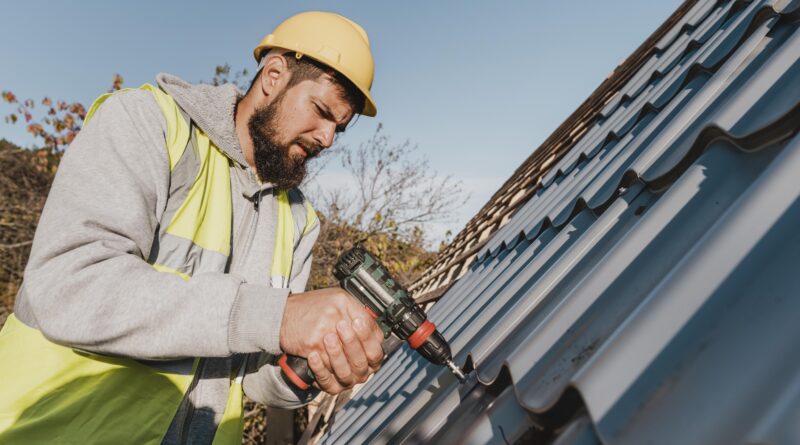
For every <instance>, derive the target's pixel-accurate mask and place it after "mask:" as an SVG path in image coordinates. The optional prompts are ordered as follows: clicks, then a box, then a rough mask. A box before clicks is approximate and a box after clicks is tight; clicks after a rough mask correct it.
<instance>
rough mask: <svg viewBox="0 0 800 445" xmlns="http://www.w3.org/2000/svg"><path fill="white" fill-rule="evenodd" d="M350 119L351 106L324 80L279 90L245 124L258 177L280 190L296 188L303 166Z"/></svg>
mask: <svg viewBox="0 0 800 445" xmlns="http://www.w3.org/2000/svg"><path fill="white" fill-rule="evenodd" d="M352 117H353V110H352V107H351V106H350V104H349V103H348V102H347V101H346V100H345V99H344V98H342V96H341V94H340V90H339V87H338V86H337V85H336V84H334V83H333V82H332V81H331V80H330V78H328V77H327V76H323V77H320V78H319V79H317V80H305V81H302V82H300V83H298V84H297V85H294V86H292V87H289V88H287V89H284V90H281V91H280V92H279V93H278V94H277V96H276V97H275V98H273V99H272V101H271V102H270V103H269V104H268V105H265V106H262V107H259V108H257V109H256V110H255V111H254V112H253V115H252V116H251V117H250V120H249V121H248V123H247V125H248V130H249V132H250V137H251V138H252V139H253V155H254V158H255V166H256V172H257V173H258V176H259V178H260V179H261V180H262V181H264V182H270V183H272V184H274V185H275V186H276V187H277V188H279V189H283V190H286V189H290V188H293V187H297V186H299V185H300V183H301V182H303V178H305V175H306V162H307V161H308V160H310V159H313V158H314V157H316V156H317V155H319V153H320V152H321V151H322V150H324V149H326V148H328V147H330V146H331V144H332V143H333V138H334V135H335V134H336V133H338V132H341V131H344V128H345V127H346V126H347V123H348V122H350V119H351V118H352Z"/></svg>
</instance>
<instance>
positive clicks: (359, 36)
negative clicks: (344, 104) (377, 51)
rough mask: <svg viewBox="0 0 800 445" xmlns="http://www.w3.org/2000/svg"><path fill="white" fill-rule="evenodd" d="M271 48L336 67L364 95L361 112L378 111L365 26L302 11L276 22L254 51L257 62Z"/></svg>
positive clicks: (321, 13) (319, 12) (373, 112)
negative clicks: (294, 53)
mask: <svg viewBox="0 0 800 445" xmlns="http://www.w3.org/2000/svg"><path fill="white" fill-rule="evenodd" d="M271 48H283V49H286V50H290V51H294V52H296V53H298V57H299V56H308V57H311V58H312V59H314V60H317V61H319V62H321V63H324V64H325V65H328V66H329V67H331V68H333V69H335V70H336V71H338V72H339V73H341V74H342V75H344V76H345V77H346V78H348V79H349V80H350V81H351V82H353V84H354V85H355V86H356V88H358V89H359V90H360V91H361V92H362V93H363V94H364V97H365V98H366V100H365V101H364V109H363V110H361V114H363V115H365V116H375V114H377V112H378V110H377V108H376V107H375V102H373V101H372V96H370V94H369V90H370V88H372V76H373V74H374V72H375V65H374V64H373V62H372V53H371V52H370V49H369V38H368V37H367V33H366V32H365V31H364V28H362V27H360V26H358V24H356V23H355V22H353V21H352V20H350V19H348V18H346V17H342V16H340V15H339V14H334V13H331V12H321V11H308V12H301V13H300V14H297V15H295V16H292V17H289V18H288V19H286V20H285V21H284V22H283V23H281V24H280V25H278V27H277V28H275V30H274V31H272V34H269V35H268V36H266V37H264V39H263V40H261V43H259V44H258V46H256V48H255V49H254V50H253V55H254V56H255V58H256V62H260V61H261V57H262V56H263V55H264V54H265V53H266V52H267V51H269V50H270V49H271Z"/></svg>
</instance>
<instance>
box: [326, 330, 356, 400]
mask: <svg viewBox="0 0 800 445" xmlns="http://www.w3.org/2000/svg"><path fill="white" fill-rule="evenodd" d="M324 343H325V351H326V352H327V353H328V358H329V359H330V361H331V369H333V375H334V377H335V378H336V381H338V382H339V384H340V385H342V386H343V387H345V388H350V387H351V386H353V384H355V381H354V380H355V378H354V376H353V372H352V371H351V370H350V365H349V364H348V363H347V357H345V355H344V351H342V344H341V343H339V337H338V336H337V335H336V334H326V335H325V340H324Z"/></svg>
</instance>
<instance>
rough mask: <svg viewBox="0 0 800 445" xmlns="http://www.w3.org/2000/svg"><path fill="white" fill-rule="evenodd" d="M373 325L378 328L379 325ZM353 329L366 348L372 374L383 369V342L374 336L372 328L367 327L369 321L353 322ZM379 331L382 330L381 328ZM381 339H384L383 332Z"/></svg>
mask: <svg viewBox="0 0 800 445" xmlns="http://www.w3.org/2000/svg"><path fill="white" fill-rule="evenodd" d="M372 324H374V325H376V326H377V323H372ZM353 329H354V330H355V331H356V335H357V336H358V339H359V340H360V341H361V346H362V347H363V348H364V353H365V354H366V356H367V363H368V364H369V367H370V370H371V371H372V372H375V371H377V370H378V369H379V368H380V367H381V363H383V348H382V347H381V343H382V342H381V341H379V340H378V339H376V336H375V335H373V332H371V329H370V327H369V326H368V325H367V321H365V320H364V319H362V318H356V319H355V320H353ZM378 329H379V330H380V328H378ZM380 338H381V339H383V332H381V335H380Z"/></svg>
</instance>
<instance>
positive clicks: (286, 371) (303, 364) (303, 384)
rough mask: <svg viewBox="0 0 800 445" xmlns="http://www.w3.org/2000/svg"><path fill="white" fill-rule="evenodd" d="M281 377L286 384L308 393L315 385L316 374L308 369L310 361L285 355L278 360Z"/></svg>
mask: <svg viewBox="0 0 800 445" xmlns="http://www.w3.org/2000/svg"><path fill="white" fill-rule="evenodd" d="M278 365H279V366H280V367H281V376H283V380H285V381H286V383H288V384H290V385H292V386H294V387H296V388H297V389H299V390H301V391H306V390H307V389H309V388H310V387H311V384H312V383H314V372H313V371H311V368H309V367H308V360H306V359H304V358H303V357H298V356H296V355H289V354H283V355H282V356H281V358H280V359H279V360H278Z"/></svg>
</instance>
